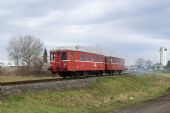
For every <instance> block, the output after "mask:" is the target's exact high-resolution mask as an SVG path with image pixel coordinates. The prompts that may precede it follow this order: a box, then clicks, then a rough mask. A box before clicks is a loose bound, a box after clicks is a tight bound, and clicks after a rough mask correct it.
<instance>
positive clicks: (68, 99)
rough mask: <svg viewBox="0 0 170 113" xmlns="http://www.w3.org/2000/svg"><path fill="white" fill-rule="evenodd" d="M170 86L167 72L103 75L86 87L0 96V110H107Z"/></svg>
mask: <svg viewBox="0 0 170 113" xmlns="http://www.w3.org/2000/svg"><path fill="white" fill-rule="evenodd" d="M169 88H170V74H169V75H168V74H166V76H165V75H164V76H158V75H157V76H155V75H150V76H115V77H104V78H98V79H97V81H96V83H95V84H94V85H93V86H91V87H89V88H84V89H75V90H69V91H63V92H57V91H41V92H27V93H25V94H23V95H21V96H10V97H7V98H5V99H3V100H0V113H108V112H113V111H117V110H119V109H122V108H125V107H128V106H131V105H135V104H137V103H140V102H143V101H146V100H149V99H154V98H157V97H159V96H161V95H163V94H165V93H166V91H167V89H169Z"/></svg>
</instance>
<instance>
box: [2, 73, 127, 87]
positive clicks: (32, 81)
mask: <svg viewBox="0 0 170 113" xmlns="http://www.w3.org/2000/svg"><path fill="white" fill-rule="evenodd" d="M116 75H117V74H115V75H102V76H80V77H70V78H55V79H42V80H26V81H25V80H24V81H15V82H4V83H0V86H9V85H24V84H34V83H45V82H57V81H68V80H76V79H87V78H97V77H113V76H116ZM121 75H127V74H121Z"/></svg>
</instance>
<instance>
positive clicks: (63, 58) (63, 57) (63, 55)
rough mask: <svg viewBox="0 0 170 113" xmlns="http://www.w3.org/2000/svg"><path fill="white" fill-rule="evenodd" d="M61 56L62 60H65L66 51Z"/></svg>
mask: <svg viewBox="0 0 170 113" xmlns="http://www.w3.org/2000/svg"><path fill="white" fill-rule="evenodd" d="M61 56H62V60H67V53H66V52H63V53H62V55H61Z"/></svg>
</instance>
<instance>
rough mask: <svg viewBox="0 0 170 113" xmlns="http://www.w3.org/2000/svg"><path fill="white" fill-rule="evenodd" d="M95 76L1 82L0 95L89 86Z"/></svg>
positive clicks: (93, 81) (94, 79)
mask: <svg viewBox="0 0 170 113" xmlns="http://www.w3.org/2000/svg"><path fill="white" fill-rule="evenodd" d="M96 79H97V78H85V79H68V80H51V81H35V82H29V81H27V82H26V81H25V83H24V82H18V83H15V82H14V83H3V84H1V85H0V97H2V98H3V97H6V96H11V95H20V94H23V93H24V92H30V91H31V92H32V91H42V90H57V91H62V90H70V89H79V88H85V87H89V86H91V85H92V84H94V83H95V81H96Z"/></svg>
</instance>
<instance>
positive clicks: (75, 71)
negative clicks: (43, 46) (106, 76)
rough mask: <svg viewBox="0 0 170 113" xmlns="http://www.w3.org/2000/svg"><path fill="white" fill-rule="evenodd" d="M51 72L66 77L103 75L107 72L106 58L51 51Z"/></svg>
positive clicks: (73, 51) (93, 54)
mask: <svg viewBox="0 0 170 113" xmlns="http://www.w3.org/2000/svg"><path fill="white" fill-rule="evenodd" d="M50 61H51V68H50V70H51V72H53V73H58V74H59V75H61V76H63V77H65V76H79V75H84V74H98V75H102V73H103V72H104V71H105V56H104V55H100V54H95V53H89V52H82V51H75V50H57V51H50Z"/></svg>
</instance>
